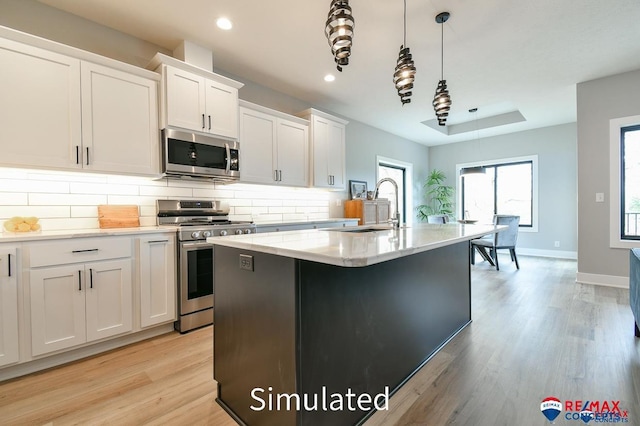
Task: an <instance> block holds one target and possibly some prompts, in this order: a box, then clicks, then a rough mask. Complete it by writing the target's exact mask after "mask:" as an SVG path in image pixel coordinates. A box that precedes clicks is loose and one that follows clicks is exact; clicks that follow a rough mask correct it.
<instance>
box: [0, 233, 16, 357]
mask: <svg viewBox="0 0 640 426" xmlns="http://www.w3.org/2000/svg"><path fill="white" fill-rule="evenodd" d="M18 359H19V345H18V268H17V249H16V248H15V247H6V246H0V367H1V366H4V365H9V364H13V363H15V362H18Z"/></svg>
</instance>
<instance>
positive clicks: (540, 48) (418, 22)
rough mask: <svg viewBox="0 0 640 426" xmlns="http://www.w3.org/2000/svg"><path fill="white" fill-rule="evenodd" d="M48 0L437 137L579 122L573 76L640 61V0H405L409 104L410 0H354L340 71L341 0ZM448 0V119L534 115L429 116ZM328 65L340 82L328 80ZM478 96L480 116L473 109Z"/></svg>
mask: <svg viewBox="0 0 640 426" xmlns="http://www.w3.org/2000/svg"><path fill="white" fill-rule="evenodd" d="M40 1H41V2H42V3H45V4H47V5H50V6H53V7H55V8H58V9H62V10H65V11H68V12H70V13H73V14H75V15H79V16H82V17H84V18H87V19H89V20H92V21H95V22H98V23H100V24H103V25H105V26H108V27H111V28H114V29H117V30H119V31H122V32H125V33H128V34H131V35H133V36H135V37H138V38H141V39H144V40H147V41H149V42H152V43H155V44H157V45H159V46H162V47H164V48H166V49H170V50H173V49H174V48H175V47H176V46H178V45H179V44H180V42H181V40H189V41H192V42H194V43H197V44H200V45H202V46H205V47H208V48H210V49H212V50H213V52H214V63H215V68H216V70H223V71H226V72H228V73H231V74H234V75H237V76H238V77H241V78H245V79H247V80H251V81H254V82H256V83H259V84H261V85H264V86H267V87H270V88H272V89H275V90H277V91H280V92H283V93H286V94H288V95H291V96H294V97H296V98H299V99H301V100H304V101H306V102H308V103H309V104H310V105H312V106H314V107H316V108H319V109H326V110H329V111H333V112H336V113H339V114H342V115H344V116H346V117H349V118H352V119H355V120H358V121H361V122H364V123H367V124H369V125H371V126H374V127H377V128H380V129H383V130H386V131H388V132H390V133H393V134H396V135H399V136H402V137H404V138H406V139H409V140H413V141H416V142H419V143H423V144H426V145H437V144H442V143H450V142H457V141H462V140H468V139H474V138H478V137H486V136H492V135H498V134H505V133H511V132H516V131H521V130H526V129H532V128H538V127H545V126H551V125H555V124H562V123H568V122H574V121H575V120H576V90H575V85H576V83H579V82H582V81H588V80H592V79H595V78H599V77H604V76H608V75H613V74H618V73H621V72H626V71H631V70H635V69H640V24H639V22H640V2H639V1H638V0H537V1H532V0H484V1H471V0H446V1H445V0H423V1H417V0H407V45H408V46H409V47H410V48H411V53H412V54H413V58H414V61H415V62H416V67H417V75H416V82H415V87H414V90H413V96H412V101H411V103H410V104H407V105H405V106H404V107H403V106H401V103H400V98H399V97H398V95H397V93H396V91H395V88H394V85H393V82H392V75H393V71H394V67H395V64H396V59H397V56H398V51H399V48H400V45H401V44H402V42H403V40H402V22H403V17H402V16H403V15H402V14H403V1H402V0H395V1H390V0H351V2H350V4H351V7H352V9H353V16H354V18H355V31H354V32H355V36H354V43H353V50H352V55H351V59H350V64H349V65H348V66H347V67H345V68H344V71H343V72H342V73H339V72H337V71H336V68H335V64H334V62H333V57H332V55H331V52H330V48H329V45H328V43H327V40H326V38H325V35H324V24H325V20H326V17H327V12H328V10H329V6H330V0H299V1H294V0H293V1H292V0H269V1H265V0H181V1H177V0H82V1H78V0H40ZM442 11H449V12H450V13H451V18H450V19H449V21H448V22H447V23H446V24H444V25H445V26H444V76H445V79H446V80H447V83H448V86H449V91H450V94H451V98H452V101H453V105H452V109H451V113H450V115H449V120H448V121H447V124H450V125H455V124H461V123H464V122H468V121H472V120H475V119H476V118H477V119H478V120H480V119H482V118H486V117H490V116H494V115H499V114H504V113H509V112H511V111H516V110H519V111H520V113H521V114H522V115H523V116H524V117H525V119H526V121H524V122H520V123H516V124H509V125H502V126H498V127H493V128H488V129H484V130H480V131H479V132H478V131H475V130H471V131H466V132H461V133H457V134H455V135H451V136H448V135H446V134H443V133H442V132H439V131H437V130H434V129H432V128H430V127H427V126H426V125H424V124H422V123H421V122H423V121H428V120H433V119H434V118H435V114H434V112H433V108H432V106H431V101H432V99H433V95H434V92H435V87H436V84H437V82H438V80H439V78H440V31H441V29H440V26H439V25H438V24H437V23H436V22H435V16H436V15H437V14H438V13H439V12H442ZM220 16H226V17H229V18H230V19H231V20H232V21H233V24H234V27H233V29H232V30H231V31H228V32H224V31H222V30H220V29H218V28H217V27H216V25H215V20H216V19H217V18H218V17H220ZM329 72H332V73H334V74H336V77H337V79H336V81H334V82H333V83H326V82H324V81H323V77H324V75H325V74H327V73H329ZM474 107H477V108H478V112H477V115H476V114H471V113H469V112H468V110H469V109H470V108H474ZM488 121H491V120H487V122H488ZM462 127H464V126H462ZM467 127H469V128H471V129H474V126H473V125H468V126H467Z"/></svg>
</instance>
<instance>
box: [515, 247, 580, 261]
mask: <svg viewBox="0 0 640 426" xmlns="http://www.w3.org/2000/svg"><path fill="white" fill-rule="evenodd" d="M516 254H521V255H523V256H538V257H554V258H556V259H572V260H577V259H578V252H575V251H564V250H540V249H532V248H525V247H523V248H520V247H516Z"/></svg>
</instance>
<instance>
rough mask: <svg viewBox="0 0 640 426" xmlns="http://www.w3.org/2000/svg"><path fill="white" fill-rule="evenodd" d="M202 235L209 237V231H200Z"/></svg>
mask: <svg viewBox="0 0 640 426" xmlns="http://www.w3.org/2000/svg"><path fill="white" fill-rule="evenodd" d="M202 236H203V237H205V238H209V237H210V236H211V231H204V232H203V233H202Z"/></svg>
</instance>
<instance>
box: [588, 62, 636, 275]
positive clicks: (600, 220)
mask: <svg viewBox="0 0 640 426" xmlns="http://www.w3.org/2000/svg"><path fill="white" fill-rule="evenodd" d="M577 97H578V182H579V186H578V212H579V214H578V232H579V235H580V240H579V246H578V279H579V280H580V281H585V282H596V283H603V284H612V285H616V283H620V282H624V283H625V285H626V283H627V282H628V280H626V279H625V280H621V279H620V277H625V278H627V277H629V250H628V249H620V248H611V247H610V243H609V223H610V213H609V202H608V201H609V197H610V195H611V194H609V181H610V178H611V176H610V172H609V120H611V119H612V118H620V117H628V116H633V115H640V70H639V71H633V72H628V73H624V74H619V75H614V76H610V77H605V78H600V79H597V80H592V81H587V82H584V83H580V84H578V87H577ZM596 192H602V193H604V194H605V201H606V202H604V203H596V202H595V194H596ZM639 246H640V244H639Z"/></svg>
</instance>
